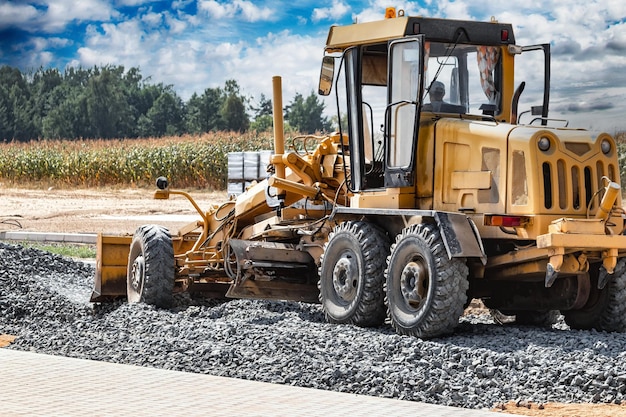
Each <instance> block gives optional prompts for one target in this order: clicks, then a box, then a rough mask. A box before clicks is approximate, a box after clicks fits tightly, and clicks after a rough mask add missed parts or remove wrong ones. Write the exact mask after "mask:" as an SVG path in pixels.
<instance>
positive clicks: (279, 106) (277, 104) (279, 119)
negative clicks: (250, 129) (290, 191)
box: [271, 75, 285, 194]
mask: <svg viewBox="0 0 626 417" xmlns="http://www.w3.org/2000/svg"><path fill="white" fill-rule="evenodd" d="M272 87H273V100H272V101H273V116H274V155H273V156H272V159H271V162H272V164H273V165H274V167H275V168H276V172H275V173H274V175H275V176H276V178H280V179H285V164H284V163H283V154H284V153H285V130H284V119H283V87H282V79H281V77H280V76H278V75H276V76H274V77H272ZM277 191H278V194H283V190H281V189H280V188H278V189H277Z"/></svg>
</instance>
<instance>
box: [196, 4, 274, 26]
mask: <svg viewBox="0 0 626 417" xmlns="http://www.w3.org/2000/svg"><path fill="white" fill-rule="evenodd" d="M198 9H199V10H202V11H204V12H206V13H207V14H208V15H209V16H210V17H211V18H213V19H216V20H221V19H233V18H235V17H236V16H238V15H241V17H242V18H243V20H244V21H245V22H259V21H271V20H274V19H275V14H274V12H273V11H272V9H270V8H268V7H259V6H257V5H255V4H254V3H252V2H250V1H247V0H234V1H233V2H232V3H218V2H217V1H214V0H202V1H199V2H198Z"/></svg>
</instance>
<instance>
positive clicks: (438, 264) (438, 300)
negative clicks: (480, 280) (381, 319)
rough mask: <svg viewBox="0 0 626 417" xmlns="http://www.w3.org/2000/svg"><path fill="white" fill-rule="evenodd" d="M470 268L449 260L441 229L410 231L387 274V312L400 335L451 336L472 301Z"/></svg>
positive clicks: (423, 226) (393, 253)
mask: <svg viewBox="0 0 626 417" xmlns="http://www.w3.org/2000/svg"><path fill="white" fill-rule="evenodd" d="M468 273H469V272H468V268H467V265H465V260H464V259H459V258H452V259H449V258H448V254H447V252H446V250H445V247H444V244H443V241H442V239H441V235H440V233H439V230H438V229H437V227H436V226H435V225H431V224H417V225H412V226H409V227H408V228H406V229H404V230H403V231H402V233H401V234H400V235H398V237H397V238H396V242H395V243H394V244H393V245H392V247H391V255H390V256H389V258H388V260H387V271H386V282H385V291H386V294H387V296H386V303H387V314H388V316H389V320H390V321H391V325H392V326H393V328H394V329H395V330H396V332H398V333H399V334H403V335H409V336H417V337H420V338H430V337H437V336H442V335H445V334H448V333H451V332H452V331H453V330H454V328H455V327H456V326H458V324H459V318H460V317H461V315H462V314H463V306H464V305H465V303H466V301H467V289H468V287H469V283H468V280H467V276H468Z"/></svg>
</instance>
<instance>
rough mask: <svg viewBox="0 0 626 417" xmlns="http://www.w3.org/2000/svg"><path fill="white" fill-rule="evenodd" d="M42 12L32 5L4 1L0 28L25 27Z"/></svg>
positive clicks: (0, 7) (0, 11)
mask: <svg viewBox="0 0 626 417" xmlns="http://www.w3.org/2000/svg"><path fill="white" fill-rule="evenodd" d="M39 15H40V12H39V11H38V10H37V9H36V8H35V7H33V6H31V5H26V4H13V3H8V2H5V3H2V4H0V29H6V28H9V27H25V26H26V24H28V23H29V22H31V21H33V20H36V19H37V18H38V16H39Z"/></svg>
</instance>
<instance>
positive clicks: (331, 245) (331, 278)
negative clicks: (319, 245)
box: [318, 221, 389, 327]
mask: <svg viewBox="0 0 626 417" xmlns="http://www.w3.org/2000/svg"><path fill="white" fill-rule="evenodd" d="M388 254H389V241H388V239H387V236H386V235H385V234H384V232H383V231H382V230H380V229H379V228H377V227H376V226H374V225H372V224H369V223H366V222H353V221H348V222H344V223H341V224H340V225H338V226H337V227H335V229H334V230H333V232H332V233H331V234H330V235H329V236H328V242H327V243H326V245H324V254H323V255H322V257H321V259H320V268H319V275H320V280H319V284H318V287H319V290H320V293H319V300H320V302H321V303H322V310H323V311H324V315H325V316H326V320H327V321H328V322H330V323H340V324H354V325H357V326H364V327H366V326H378V325H380V324H382V323H383V321H384V319H385V304H384V293H383V280H384V271H385V259H386V258H387V255H388Z"/></svg>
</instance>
